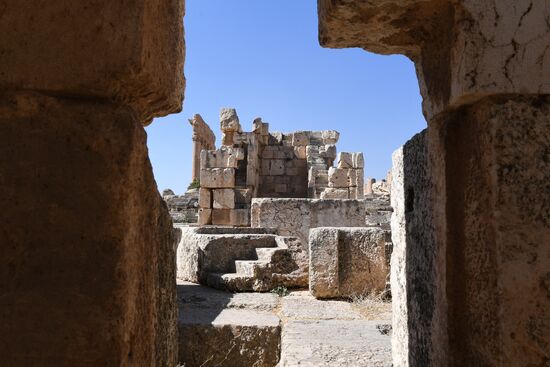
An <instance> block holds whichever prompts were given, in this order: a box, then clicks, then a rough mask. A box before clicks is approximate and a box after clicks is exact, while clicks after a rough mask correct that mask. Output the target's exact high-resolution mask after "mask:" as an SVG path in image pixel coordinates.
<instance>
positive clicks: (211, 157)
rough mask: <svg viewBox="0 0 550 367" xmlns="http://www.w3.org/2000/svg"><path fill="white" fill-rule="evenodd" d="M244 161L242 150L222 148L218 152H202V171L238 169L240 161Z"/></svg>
mask: <svg viewBox="0 0 550 367" xmlns="http://www.w3.org/2000/svg"><path fill="white" fill-rule="evenodd" d="M242 159H244V150H243V149H242V148H233V147H227V146H221V147H220V149H217V150H203V151H202V152H201V165H200V166H201V169H204V168H237V164H238V161H239V160H242Z"/></svg>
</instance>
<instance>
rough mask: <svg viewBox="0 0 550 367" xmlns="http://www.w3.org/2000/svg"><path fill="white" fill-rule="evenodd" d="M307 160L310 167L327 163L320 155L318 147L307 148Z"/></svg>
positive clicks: (309, 146)
mask: <svg viewBox="0 0 550 367" xmlns="http://www.w3.org/2000/svg"><path fill="white" fill-rule="evenodd" d="M306 159H307V163H308V165H319V166H320V165H326V161H325V160H324V159H323V158H321V155H320V154H319V146H318V145H308V146H307V147H306Z"/></svg>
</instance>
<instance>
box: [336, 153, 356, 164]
mask: <svg viewBox="0 0 550 367" xmlns="http://www.w3.org/2000/svg"><path fill="white" fill-rule="evenodd" d="M338 168H353V154H352V153H348V152H340V153H338Z"/></svg>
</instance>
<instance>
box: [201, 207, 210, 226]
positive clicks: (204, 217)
mask: <svg viewBox="0 0 550 367" xmlns="http://www.w3.org/2000/svg"><path fill="white" fill-rule="evenodd" d="M198 224H199V225H200V226H205V225H208V224H212V209H205V208H200V209H199V221H198Z"/></svg>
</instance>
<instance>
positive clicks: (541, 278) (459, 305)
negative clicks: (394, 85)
mask: <svg viewBox="0 0 550 367" xmlns="http://www.w3.org/2000/svg"><path fill="white" fill-rule="evenodd" d="M549 17H550V7H549V6H548V4H547V2H545V1H536V2H535V1H530V0H521V1H516V2H514V3H513V4H511V3H508V2H503V1H496V0H489V1H473V0H460V1H435V0H411V1H401V0H399V1H398V0H390V1H384V2H378V3H373V2H359V1H344V0H336V1H334V0H330V1H329V0H319V20H320V32H319V38H320V41H321V44H322V45H324V46H328V47H362V48H365V49H366V50H369V51H374V52H379V53H384V54H390V53H401V54H405V55H407V56H409V57H410V58H411V59H412V60H413V61H414V62H415V65H416V70H417V75H418V76H419V83H420V90H421V94H422V96H423V110H424V115H425V116H426V117H427V119H428V130H427V132H426V142H425V146H426V149H427V151H426V152H427V153H425V154H424V156H427V157H428V158H427V160H425V159H424V158H422V157H421V156H419V155H417V158H414V155H413V156H412V158H410V159H412V160H413V161H415V160H417V161H418V162H420V163H421V164H420V167H426V169H425V170H422V169H421V168H419V169H417V170H410V171H407V170H404V171H403V175H405V177H404V179H403V181H402V183H403V184H405V183H406V182H413V183H414V182H417V181H418V182H421V181H422V180H424V177H427V178H429V180H428V182H430V185H428V186H427V187H426V188H425V189H421V190H420V191H415V195H416V192H420V193H421V194H422V195H423V196H424V197H426V198H433V201H432V202H433V206H432V207H431V208H424V207H423V206H421V207H420V208H419V209H421V210H425V211H426V215H425V216H424V223H423V224H422V225H420V224H419V227H417V228H416V229H415V230H416V231H418V232H416V233H417V236H418V238H416V239H415V238H411V237H409V235H408V234H407V231H409V232H410V231H411V230H410V229H409V228H408V227H406V228H405V229H404V231H405V237H404V240H403V238H402V237H401V242H400V244H396V246H402V245H404V246H405V247H408V246H412V247H413V249H412V253H408V252H407V251H406V250H405V252H403V249H400V250H396V256H398V254H403V253H404V254H405V255H404V258H402V260H401V264H400V266H402V267H406V266H407V264H408V263H409V260H410V261H411V265H409V266H413V269H414V267H415V265H414V263H415V262H416V261H417V259H419V258H423V257H424V258H425V257H426V255H422V254H421V253H417V252H415V251H416V249H417V248H418V247H417V245H418V244H419V243H420V240H422V239H435V243H436V245H435V247H436V248H437V249H438V254H444V256H440V258H442V259H441V261H443V262H444V265H440V264H438V261H439V258H437V259H438V260H437V261H435V263H436V264H438V266H436V267H435V273H436V276H435V277H428V280H432V279H435V281H436V282H437V284H433V287H435V288H436V290H439V289H444V290H445V293H444V294H443V295H442V296H441V297H443V299H442V300H441V302H439V301H437V302H436V303H435V305H436V307H435V308H434V310H433V312H432V313H431V314H429V313H428V314H426V309H423V310H420V309H418V308H417V307H416V306H415V302H412V303H406V302H407V300H408V299H409V298H410V297H411V296H410V295H405V294H401V295H398V297H397V298H394V302H395V303H396V307H402V311H403V312H404V314H407V315H408V316H407V317H408V320H419V321H422V322H421V323H420V324H417V325H418V326H419V328H420V330H419V329H416V330H415V331H414V333H412V332H411V331H410V330H409V331H408V332H404V334H405V335H403V336H402V337H398V338H397V339H396V340H397V342H398V343H397V344H394V346H393V348H394V353H398V356H400V357H399V358H397V359H396V360H394V365H396V366H408V365H414V366H426V365H448V366H466V365H467V366H473V365H503V366H504V365H506V366H515V365H543V364H545V363H546V362H547V361H548V360H549V358H550V355H549V353H548V343H547V341H545V340H544V338H543V337H541V335H545V334H547V330H548V322H547V320H548V310H549V309H550V297H548V285H547V284H548V281H547V279H548V277H549V276H548V270H547V269H549V268H550V259H549V257H548V256H547V253H548V249H547V246H546V245H545V244H547V243H548V242H549V241H550V222H549V220H548V218H549V214H548V213H549V211H548V208H549V207H550V203H549V202H548V200H547V199H548V194H547V193H548V184H547V183H548V182H549V181H548V179H549V178H550V177H549V174H550V169H549V167H547V166H548V164H547V162H548V159H547V155H548V154H547V152H548V151H549V149H550V148H549V147H550V136H549V135H548V133H547V132H548V126H549V125H550V120H549V117H548V116H549V115H548V110H549V108H550V107H549V106H550V100H549V97H548V95H549V94H550V79H549V78H550V63H549V61H548V60H549V58H548V44H549V43H550V29H549V28H548V22H547V19H548V18H549ZM412 145H413V146H414V145H415V143H412ZM403 157H404V158H403V159H404V161H405V162H406V161H407V160H408V158H407V154H406V152H405V151H403ZM423 162H427V163H426V164H424V163H423ZM407 172H408V173H407ZM424 175H425V176H424ZM407 176H409V177H407ZM397 182H399V181H397ZM394 183H396V180H394ZM392 190H394V191H395V192H399V190H404V188H401V189H398V188H393V187H392ZM396 190H397V191H396ZM424 190H428V192H424ZM401 197H402V199H403V200H405V202H404V203H402V205H404V208H405V210H406V208H407V206H408V204H411V202H412V203H414V200H407V196H406V193H405V195H404V196H403V195H402V196H401ZM392 199H393V198H392ZM429 201H430V200H428V202H429ZM416 210H417V207H415V208H414V211H416ZM396 215H402V214H400V213H399V212H398V211H397V210H396ZM415 215H416V214H414V215H411V218H412V217H414V216H415ZM402 230H403V229H401V231H402ZM419 239H420V240H419ZM422 241H423V240H422ZM430 241H431V240H429V241H426V242H425V243H426V244H423V246H422V248H421V249H418V250H419V251H420V250H421V251H425V250H426V249H429V248H430V246H431V245H430V243H431V242H430ZM424 246H427V247H426V248H424ZM398 268H399V267H397V266H392V271H394V269H396V270H395V271H397V269H398ZM426 270H429V269H425V268H422V267H421V268H419V269H418V271H420V272H422V271H426ZM430 271H431V270H430ZM400 274H405V278H402V279H405V280H404V283H403V284H402V286H401V288H397V289H395V290H393V293H394V297H395V292H396V291H397V292H402V291H403V290H407V291H411V289H412V292H413V293H416V292H421V291H422V289H424V288H429V287H431V286H432V284H430V283H429V281H424V280H423V281H422V283H420V289H418V288H415V286H414V285H413V283H414V277H411V276H409V273H408V272H404V273H403V272H401V273H400ZM396 276H399V274H396ZM416 287H418V286H416ZM525 294H529V297H525V296H524V295H525ZM429 298H430V297H427V299H429ZM436 299H437V296H436ZM399 300H401V301H399ZM413 301H414V300H413ZM439 307H441V313H442V314H441V315H438V314H437V313H438V312H439V310H440V308H439ZM445 319H446V320H447V322H443V320H445ZM403 320H405V319H402V321H398V322H397V325H394V328H395V329H396V330H398V332H399V330H404V329H403V327H405V326H404V325H401V324H400V323H402V322H404V321H403ZM430 320H438V322H430ZM422 325H424V326H422ZM407 333H408V334H409V335H406V334H407ZM416 334H418V336H419V337H418V338H417V337H416V336H415V335H416ZM447 341H448V343H447ZM430 351H434V353H432V352H430ZM435 351H436V352H437V353H435ZM394 355H395V354H394Z"/></svg>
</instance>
